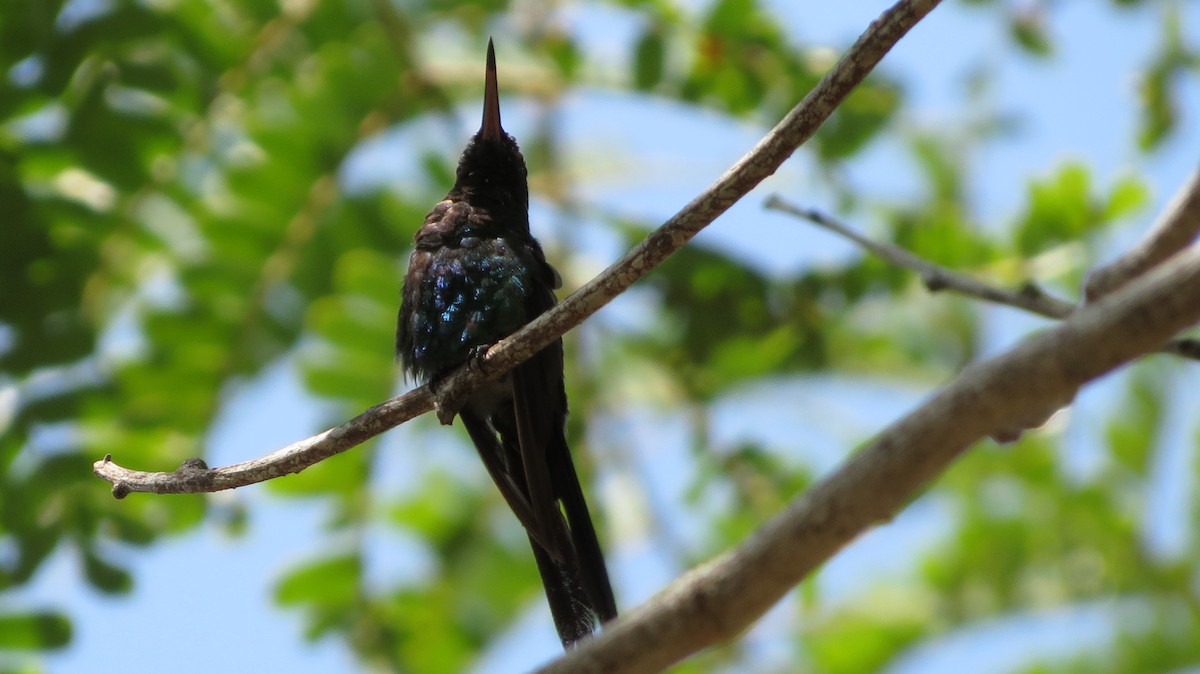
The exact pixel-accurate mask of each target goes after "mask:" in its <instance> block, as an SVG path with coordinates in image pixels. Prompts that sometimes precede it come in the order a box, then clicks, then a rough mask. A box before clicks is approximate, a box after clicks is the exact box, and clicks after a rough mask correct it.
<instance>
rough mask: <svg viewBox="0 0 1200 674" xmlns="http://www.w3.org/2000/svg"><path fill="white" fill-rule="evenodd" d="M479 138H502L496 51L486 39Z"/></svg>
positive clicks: (490, 41)
mask: <svg viewBox="0 0 1200 674" xmlns="http://www.w3.org/2000/svg"><path fill="white" fill-rule="evenodd" d="M479 135H480V137H481V138H502V137H503V136H504V129H502V128H501V127H500V89H499V87H498V86H497V85H496V50H495V48H494V47H492V40H491V38H488V52H487V74H486V75H484V79H483V126H481V127H480V128H479Z"/></svg>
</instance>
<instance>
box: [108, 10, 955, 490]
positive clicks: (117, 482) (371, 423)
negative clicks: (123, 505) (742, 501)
mask: <svg viewBox="0 0 1200 674" xmlns="http://www.w3.org/2000/svg"><path fill="white" fill-rule="evenodd" d="M939 2H940V0H901V1H900V2H898V3H896V4H895V5H894V6H893V7H891V8H890V9H888V10H887V11H885V12H884V13H883V14H882V15H880V17H879V18H878V19H876V20H875V21H874V22H873V23H872V24H871V26H870V27H869V28H868V29H867V31H866V32H865V33H863V35H862V36H860V37H859V39H858V41H856V42H855V43H854V45H853V46H852V47H851V48H850V50H849V51H847V53H846V55H845V56H843V57H842V60H841V61H839V62H838V63H837V65H836V66H834V68H833V69H832V70H830V71H829V73H828V74H826V75H825V77H824V78H822V79H821V81H820V82H819V83H818V84H817V86H815V87H813V89H812V91H810V92H809V93H808V95H807V96H805V97H804V100H802V101H801V102H800V103H799V104H798V105H797V106H796V107H795V108H793V109H792V111H791V112H789V113H788V115H787V116H786V117H785V118H784V119H783V120H782V121H781V122H780V123H779V124H777V125H776V126H775V128H774V129H772V130H771V132H770V133H769V134H767V136H766V137H764V138H763V139H762V140H761V141H759V143H758V144H757V145H756V146H755V147H754V148H753V149H752V150H750V152H748V153H747V154H746V155H745V156H744V157H742V158H741V159H740V160H739V161H738V162H737V163H736V164H735V165H734V166H733V167H732V168H730V169H729V170H728V171H727V172H726V173H725V175H723V176H721V177H720V178H719V179H718V180H717V181H716V182H715V183H714V184H713V185H712V186H710V187H709V188H708V189H706V190H705V191H704V192H703V193H701V194H700V195H699V196H698V197H696V198H695V199H693V200H692V201H691V202H690V203H688V204H687V205H686V206H684V207H683V209H682V210H680V211H679V212H678V213H676V214H675V215H674V216H673V217H672V218H671V219H670V220H668V221H667V222H666V223H664V224H663V225H662V226H661V227H659V228H658V229H656V230H654V231H653V232H651V233H650V234H649V236H647V237H646V239H645V240H643V241H642V242H641V243H640V244H638V245H637V246H635V247H634V248H633V249H632V250H630V251H629V252H628V253H626V254H625V255H624V256H623V257H622V258H621V259H619V260H617V261H616V262H615V263H613V264H612V265H611V266H610V267H609V268H608V269H606V270H604V271H603V272H602V273H601V274H600V275H599V276H597V277H596V278H594V279H592V280H591V281H589V282H588V283H586V284H585V285H584V286H583V287H582V288H580V289H579V290H577V291H576V292H574V293H572V294H571V295H570V296H569V297H567V298H566V299H565V300H564V301H563V302H562V304H559V305H558V306H556V307H555V308H553V309H551V310H550V311H548V312H546V313H545V314H543V315H541V316H539V317H538V318H537V319H536V320H534V321H532V322H531V323H530V324H529V325H526V326H525V327H523V328H521V329H520V330H518V331H517V332H516V333H514V334H513V335H511V336H509V337H508V338H506V339H504V340H502V341H501V342H499V343H498V344H496V345H495V346H493V347H492V348H491V349H489V350H488V353H487V354H486V355H485V356H484V357H483V358H481V359H480V360H479V361H478V362H475V363H472V364H470V365H465V366H463V367H461V368H459V369H458V370H457V371H455V372H454V373H453V374H451V375H450V376H448V377H447V378H446V379H445V380H444V381H443V382H442V383H441V384H440V386H439V390H438V394H439V395H438V399H439V401H440V402H438V403H437V408H438V418H439V419H440V420H441V421H442V423H445V424H449V423H451V421H453V419H454V415H455V413H456V412H457V410H458V409H459V406H460V403H461V401H463V400H465V399H466V398H467V397H468V396H469V395H470V393H471V391H473V390H474V389H475V388H476V387H478V386H479V385H480V384H482V383H483V382H484V381H486V380H487V379H488V378H491V377H496V376H499V375H501V374H503V373H504V372H506V371H508V370H510V369H512V368H513V367H516V366H517V365H518V364H519V363H521V362H522V361H524V360H526V359H528V358H529V357H530V356H532V355H533V354H534V353H537V352H538V351H539V350H541V349H542V348H544V347H545V346H546V345H547V344H549V343H550V342H551V341H553V340H555V339H557V338H558V337H560V336H561V335H563V334H564V333H566V332H567V331H568V330H570V329H571V328H573V327H575V326H577V325H579V324H580V323H582V322H583V321H584V320H585V319H587V318H588V317H589V316H591V315H592V314H594V313H596V311H598V310H599V309H600V308H601V307H603V306H604V305H605V304H607V303H608V302H610V301H611V300H612V299H613V298H614V297H616V296H617V295H619V294H621V293H622V292H624V291H625V290H627V289H628V288H629V287H630V286H631V285H633V284H634V283H635V282H636V281H638V280H639V279H641V278H642V277H644V276H645V275H646V274H648V273H649V272H650V271H651V270H652V269H654V267H656V266H657V265H658V264H660V263H661V262H662V261H663V260H665V259H666V258H667V257H668V256H670V255H671V254H672V253H674V252H675V251H676V250H679V248H681V247H682V246H683V245H684V244H686V243H687V242H688V241H689V240H691V238H692V237H693V236H695V235H696V233H697V232H699V231H700V230H701V229H703V228H704V227H706V226H707V225H708V224H709V223H711V222H712V221H713V220H715V219H716V218H717V216H719V215H721V214H722V213H724V212H725V211H726V210H728V208H729V207H730V206H732V205H733V204H734V202H736V201H737V200H738V199H740V198H742V197H743V196H745V195H746V193H748V192H749V191H750V190H751V189H753V188H754V187H755V186H756V185H758V184H759V183H760V182H762V180H763V179H765V178H766V177H767V176H770V175H771V174H772V173H774V172H775V171H776V169H778V168H779V166H780V165H781V164H782V163H783V162H784V161H785V160H786V159H787V158H788V157H790V156H791V155H792V153H793V152H795V150H796V148H797V147H799V146H800V144H801V143H803V142H804V141H806V140H808V139H809V138H810V137H811V136H812V135H813V133H815V132H816V130H817V129H818V128H819V127H820V126H821V124H822V123H823V122H824V121H825V120H826V119H827V118H828V117H829V115H830V114H832V113H833V111H834V109H836V108H837V106H838V105H839V104H840V103H841V102H842V100H843V99H845V97H846V96H847V95H849V94H850V92H851V91H853V90H854V88H855V87H856V86H858V84H859V83H861V82H862V81H863V79H865V78H866V76H867V75H868V74H869V73H870V72H871V71H872V70H873V69H874V68H875V66H876V65H878V64H879V61H880V59H882V58H883V56H884V54H886V53H887V52H888V51H889V50H890V49H891V48H892V47H893V46H895V44H896V42H898V41H899V40H900V38H901V37H903V36H904V35H905V33H907V32H908V31H909V30H910V29H911V28H912V27H913V26H914V25H916V23H917V21H919V20H920V19H921V18H922V17H924V16H925V15H926V14H928V13H929V12H930V11H931V10H932V9H933V8H934V7H935V6H937V5H938V3H939ZM433 406H434V403H433V397H432V394H431V393H430V391H429V389H428V387H421V388H419V389H416V390H415V391H413V392H411V393H408V394H406V395H404V396H400V397H398V398H393V399H392V400H389V401H387V402H385V403H382V404H380V405H377V406H375V407H373V408H371V409H369V410H367V411H366V412H364V413H362V414H360V415H359V416H358V417H356V418H355V419H353V420H351V421H349V422H347V423H345V424H343V425H341V426H338V427H337V428H334V429H331V430H328V431H325V432H324V433H321V434H320V435H317V436H314V437H312V438H308V439H307V440H302V441H300V442H298V443H295V444H293V445H290V446H288V447H285V448H283V449H281V450H279V451H277V452H274V453H272V454H270V455H268V456H266V457H263V458H261V459H257V460H254V461H249V462H246V463H241V464H236V465H234V466H227V467H224V468H217V469H211V470H210V469H206V468H202V467H200V466H199V465H197V464H189V465H185V466H184V467H183V468H181V469H180V470H179V471H176V472H173V473H145V472H140V471H132V470H128V469H125V468H122V467H120V466H118V465H117V464H115V463H113V462H112V460H111V458H110V457H107V456H106V457H105V458H104V459H102V460H100V461H97V462H96V463H95V464H94V465H93V471H94V472H95V473H96V475H98V476H99V477H101V478H103V479H105V480H108V481H109V482H112V483H113V485H114V486H113V493H114V495H116V496H118V497H121V496H124V495H126V494H128V493H129V492H131V491H140V492H153V493H195V492H207V491H219V490H222V489H233V488H235V487H240V486H245V485H248V484H253V483H255V482H261V481H263V480H269V479H272V478H275V477H279V476H281V475H286V474H288V473H295V472H299V471H300V470H303V469H304V468H307V467H308V466H311V465H313V464H315V463H317V462H318V461H321V460H323V459H325V458H328V457H329V456H332V455H334V454H337V453H339V452H343V451H345V450H347V449H349V448H350V447H353V446H355V445H357V444H359V443H362V442H364V441H366V440H368V439H370V438H371V437H373V436H375V435H378V434H379V433H382V432H383V431H385V430H388V429H389V428H392V427H393V426H396V425H397V424H400V423H402V422H404V421H407V420H408V419H411V418H413V417H414V416H417V415H418V414H422V413H424V412H426V411H428V410H429V409H431V408H432V407H433Z"/></svg>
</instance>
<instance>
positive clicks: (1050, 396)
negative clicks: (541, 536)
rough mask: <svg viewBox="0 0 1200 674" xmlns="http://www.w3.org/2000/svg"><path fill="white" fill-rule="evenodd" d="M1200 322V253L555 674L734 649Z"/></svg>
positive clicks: (899, 441)
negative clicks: (982, 447) (971, 451)
mask: <svg viewBox="0 0 1200 674" xmlns="http://www.w3.org/2000/svg"><path fill="white" fill-rule="evenodd" d="M1197 320H1200V249H1192V250H1188V251H1186V252H1183V253H1180V254H1178V255H1177V256H1175V258H1174V259H1173V260H1171V261H1169V262H1167V263H1165V264H1163V265H1159V266H1158V267H1156V268H1155V269H1153V270H1152V271H1150V272H1149V273H1148V274H1146V275H1145V276H1142V277H1139V278H1138V279H1136V280H1134V281H1132V282H1131V283H1129V284H1128V286H1126V287H1125V288H1123V289H1121V290H1120V291H1117V292H1115V293H1113V294H1112V295H1109V296H1107V297H1105V298H1104V299H1102V300H1100V301H1098V302H1096V303H1094V304H1088V305H1086V306H1084V307H1083V308H1081V309H1078V310H1077V311H1075V312H1073V313H1072V314H1071V315H1070V316H1068V317H1067V318H1066V320H1064V321H1063V322H1062V323H1061V324H1059V325H1057V326H1055V327H1054V328H1053V329H1050V330H1047V331H1045V332H1042V333H1040V334H1038V335H1036V336H1034V337H1032V338H1030V339H1028V340H1026V341H1024V342H1022V343H1021V344H1020V345H1018V346H1017V347H1015V348H1013V349H1012V350H1010V351H1009V352H1007V353H1005V354H1003V355H1001V356H998V357H996V358H992V359H990V360H987V361H983V362H980V363H977V364H975V365H972V366H970V367H968V368H967V369H965V370H964V371H963V372H962V374H961V375H960V376H959V377H958V378H957V379H955V380H954V381H953V382H951V383H950V384H949V385H947V386H946V387H945V388H943V389H942V390H941V391H940V392H938V393H937V394H936V395H934V396H933V398H931V399H930V400H929V401H928V402H926V403H925V404H924V405H922V406H921V407H919V408H917V409H916V410H914V411H913V412H911V413H910V414H908V415H907V416H905V417H904V418H903V419H901V420H899V421H897V422H896V423H894V424H892V425H891V426H889V427H888V428H887V429H885V430H884V431H883V432H882V433H880V434H879V436H878V437H876V439H875V440H874V441H873V442H872V443H871V444H870V445H869V446H868V447H867V448H865V449H863V450H862V451H860V452H858V453H857V454H855V455H854V456H853V457H852V458H851V459H850V460H849V461H847V462H846V463H845V464H843V465H842V466H841V468H839V469H838V470H837V471H836V472H834V473H833V474H832V475H830V476H829V477H828V478H826V479H825V480H823V481H821V482H820V483H819V484H817V485H816V486H814V487H813V488H811V489H809V490H807V491H806V492H804V493H803V494H802V495H800V496H799V497H798V498H797V499H795V500H794V501H793V502H792V503H791V504H790V505H789V506H788V507H787V508H786V509H785V510H784V511H783V512H782V513H780V514H779V515H777V516H776V517H775V518H774V519H772V520H771V521H769V522H768V523H767V524H766V525H765V526H763V527H761V528H760V529H758V530H757V531H756V532H755V533H754V534H753V535H751V536H750V538H748V539H747V540H746V541H745V542H743V543H742V544H741V545H739V546H738V547H737V548H735V549H734V550H732V551H730V552H728V553H726V554H723V555H722V556H720V557H718V558H717V559H715V560H713V561H711V562H709V563H708V564H705V565H704V566H701V567H700V568H697V569H695V570H693V571H691V572H690V573H688V574H687V575H685V576H684V577H682V578H680V579H679V580H677V581H675V582H674V583H672V584H671V585H670V586H668V587H667V588H666V589H665V590H664V591H663V592H661V593H660V594H659V595H658V596H656V597H655V598H654V599H652V600H650V602H648V603H647V604H644V605H643V606H641V607H638V608H637V609H635V610H633V611H629V612H627V613H626V614H625V615H624V616H623V617H622V618H621V619H620V620H619V621H617V622H616V623H615V624H613V625H612V626H611V627H610V628H608V629H607V630H605V632H604V633H603V634H601V635H600V636H598V637H597V638H595V639H592V640H589V641H587V642H585V643H584V644H583V645H582V646H581V647H580V648H579V650H577V651H574V652H572V653H569V654H567V655H566V656H564V657H562V658H560V659H559V660H557V661H555V662H552V663H550V664H549V665H547V666H546V667H545V668H543V669H542V670H541V671H542V672H543V673H545V674H552V673H553V674H558V673H566V672H572V673H575V674H593V673H595V674H599V673H601V672H603V673H605V674H614V673H617V672H621V673H628V672H657V671H661V670H662V669H664V668H666V667H667V666H669V665H670V664H672V663H674V662H677V661H679V660H681V659H683V658H685V657H687V656H688V655H690V654H692V653H695V652H697V651H698V650H700V649H701V648H704V647H706V646H709V645H712V644H715V643H718V642H721V641H727V640H730V639H733V638H735V637H736V636H737V635H738V634H740V633H741V632H742V631H743V630H745V629H746V628H747V627H748V626H749V625H750V624H751V623H752V622H753V621H754V620H756V619H757V618H758V617H759V616H761V615H762V614H763V613H765V612H766V611H767V609H769V608H770V607H771V606H772V605H774V604H775V603H776V602H778V601H779V600H780V598H782V597H783V595H784V594H785V593H787V592H788V591H790V590H791V589H792V588H793V587H795V585H796V584H797V583H799V582H800V581H801V580H803V579H804V578H805V576H807V575H809V574H810V573H812V572H813V571H814V570H815V569H816V568H817V567H818V566H820V565H821V564H822V563H824V562H825V561H826V560H828V559H829V558H831V557H832V556H833V555H834V554H836V553H837V552H838V550H840V549H841V548H842V547H843V546H845V545H847V544H848V543H850V542H851V541H852V540H853V539H854V538H855V537H857V536H858V535H860V534H861V533H862V532H863V531H864V530H866V529H867V528H868V527H871V526H873V525H874V524H876V523H879V522H885V521H888V520H890V519H891V518H892V517H894V516H895V515H896V513H898V512H899V511H900V509H901V508H903V507H904V506H905V504H906V503H908V501H909V500H910V499H911V498H912V497H913V495H914V494H916V493H918V492H919V490H920V489H921V488H922V487H923V486H924V485H925V484H926V483H928V482H929V481H930V480H931V479H933V478H934V477H936V476H937V475H938V474H939V473H941V472H943V471H944V470H946V468H947V467H948V466H949V464H950V463H951V462H952V461H953V460H954V459H955V458H957V457H958V455H959V454H961V453H962V452H963V451H964V450H966V449H967V448H968V447H970V446H971V445H972V444H974V443H976V442H978V441H979V440H982V439H985V438H987V437H992V436H998V435H1010V434H1011V429H1014V428H1024V427H1026V426H1027V425H1028V422H1029V420H1037V419H1044V418H1046V417H1047V416H1048V415H1049V414H1050V413H1051V412H1053V411H1054V410H1056V409H1058V408H1059V407H1061V406H1063V405H1065V404H1067V403H1068V402H1070V401H1071V399H1072V398H1073V397H1074V396H1075V394H1076V392H1077V391H1078V390H1079V388H1080V387H1082V386H1083V385H1084V384H1086V383H1087V382H1089V381H1091V380H1092V379H1095V378H1097V377H1099V376H1100V375H1103V374H1104V373H1106V372H1109V371H1110V370H1112V369H1114V368H1116V367H1118V366H1120V365H1122V364H1124V363H1126V362H1128V361H1130V360H1132V359H1134V358H1137V357H1139V356H1142V355H1145V354H1148V353H1152V352H1154V351H1156V350H1158V349H1160V348H1161V347H1162V345H1163V344H1164V343H1165V342H1166V341H1167V340H1168V339H1170V338H1171V337H1172V336H1173V335H1175V334H1176V333H1177V332H1179V331H1180V330H1182V329H1184V328H1186V327H1187V326H1189V325H1191V324H1193V323H1195V322H1196V321H1197Z"/></svg>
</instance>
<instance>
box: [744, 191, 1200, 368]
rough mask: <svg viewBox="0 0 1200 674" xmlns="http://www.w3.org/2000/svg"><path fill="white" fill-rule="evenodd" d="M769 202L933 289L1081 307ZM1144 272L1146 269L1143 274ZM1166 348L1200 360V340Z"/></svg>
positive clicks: (1052, 309)
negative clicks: (961, 269) (998, 284)
mask: <svg viewBox="0 0 1200 674" xmlns="http://www.w3.org/2000/svg"><path fill="white" fill-rule="evenodd" d="M1193 183H1195V180H1194V179H1193V181H1192V182H1191V183H1189V184H1193ZM765 205H766V207H767V208H770V209H773V210H777V211H780V212H783V213H788V214H789V215H794V216H796V217H798V218H804V219H805V220H808V221H809V222H811V223H813V224H815V225H817V226H819V227H822V228H824V229H827V230H829V231H831V232H834V233H835V234H839V235H841V236H844V237H846V238H847V239H850V240H851V241H853V242H854V243H856V244H858V245H859V246H861V247H862V248H863V249H865V250H866V251H868V252H870V253H874V254H875V255H876V256H878V257H879V258H881V259H883V260H886V261H888V262H891V263H892V264H895V265H896V266H899V267H904V268H905V269H911V270H913V271H915V272H917V273H918V274H920V275H921V280H922V281H923V282H924V283H925V287H926V288H928V289H929V291H930V292H938V291H940V290H950V291H953V292H956V293H959V294H962V295H967V296H969V297H977V298H979V299H982V300H987V301H988V302H993V303H995V304H1003V305H1006V306H1010V307H1016V308H1018V309H1024V310H1025V311H1028V312H1031V313H1035V314H1038V315H1040V316H1045V317H1047V318H1054V319H1060V320H1061V319H1064V318H1066V317H1068V316H1070V315H1071V314H1072V313H1073V312H1075V311H1076V310H1077V309H1078V308H1079V307H1078V305H1076V304H1072V303H1071V302H1069V301H1067V300H1064V299H1060V298H1057V297H1054V296H1053V295H1050V294H1048V293H1046V291H1045V290H1042V288H1041V286H1039V285H1037V284H1036V283H1033V282H1026V283H1024V284H1022V285H1021V287H1020V288H1018V289H1016V290H1009V289H1006V288H997V287H996V286H993V285H990V284H988V283H985V282H983V281H980V280H979V279H977V278H975V277H973V276H968V275H966V274H963V273H962V272H957V271H954V270H953V269H948V268H946V267H943V266H941V265H938V264H935V263H933V262H930V261H929V260H926V259H924V258H922V257H918V256H916V255H914V254H912V253H910V252H908V251H907V250H904V249H903V248H900V247H899V246H895V245H892V244H890V243H883V242H881V241H876V240H874V239H871V238H868V237H866V236H863V235H862V234H859V233H858V232H857V231H855V230H854V229H852V228H850V227H849V226H848V225H846V224H845V223H843V222H841V221H840V220H838V219H837V218H835V217H833V216H831V215H829V214H828V213H825V212H823V211H819V210H817V209H815V208H805V207H803V206H797V205H795V204H792V203H789V202H787V201H785V200H784V199H783V198H781V197H779V196H778V195H771V196H770V197H768V198H767V201H766V204H765ZM1177 210H1178V209H1177V208H1171V209H1168V212H1174V211H1177ZM1122 259H1125V258H1122ZM1160 262H1161V260H1160ZM1148 268H1149V267H1147V269H1148ZM1144 271H1145V270H1144V269H1143V273H1144ZM1126 280H1128V279H1126ZM1162 351H1163V353H1172V354H1175V355H1177V356H1180V357H1183V358H1189V359H1192V360H1200V340H1196V339H1191V338H1187V337H1180V338H1176V339H1173V340H1171V341H1169V342H1167V344H1166V345H1165V346H1163V348H1162Z"/></svg>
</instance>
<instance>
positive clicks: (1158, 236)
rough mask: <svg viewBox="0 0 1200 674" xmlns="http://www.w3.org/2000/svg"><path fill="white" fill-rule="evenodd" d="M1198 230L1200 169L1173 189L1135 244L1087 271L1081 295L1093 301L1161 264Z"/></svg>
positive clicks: (1194, 238)
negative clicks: (1172, 192)
mask: <svg viewBox="0 0 1200 674" xmlns="http://www.w3.org/2000/svg"><path fill="white" fill-rule="evenodd" d="M1197 233H1200V170H1198V171H1196V172H1194V173H1192V176H1191V178H1189V179H1188V181H1187V183H1185V184H1184V186H1183V187H1181V188H1180V189H1179V191H1178V192H1176V193H1175V196H1174V198H1172V199H1171V203H1170V204H1169V205H1168V206H1167V209H1166V210H1165V211H1163V214H1162V216H1161V217H1160V218H1159V220H1158V222H1157V223H1155V225H1154V227H1152V228H1151V229H1150V231H1149V232H1148V233H1147V234H1146V236H1145V238H1143V239H1142V240H1141V241H1140V242H1139V243H1138V245H1137V246H1135V247H1134V248H1133V249H1132V250H1130V251H1129V252H1127V253H1125V254H1124V255H1122V256H1121V257H1119V258H1117V259H1116V260H1114V261H1113V262H1111V263H1109V264H1107V265H1105V266H1103V267H1100V268H1099V269H1097V270H1095V271H1093V272H1092V273H1091V274H1089V275H1088V278H1087V282H1086V283H1085V284H1084V296H1085V297H1087V300H1088V301H1089V302H1095V301H1096V300H1098V299H1100V298H1101V297H1103V296H1104V295H1107V294H1108V293H1111V292H1112V291H1114V290H1116V289H1117V288H1120V287H1121V286H1123V285H1125V284H1126V283H1128V282H1129V281H1131V280H1132V279H1134V278H1136V277H1138V276H1141V275H1142V274H1144V273H1146V272H1147V271H1148V270H1150V269H1151V268H1152V267H1154V266H1155V265H1159V264H1162V263H1163V262H1164V261H1166V260H1167V259H1168V258H1170V257H1171V256H1172V255H1174V254H1175V253H1178V252H1179V251H1181V250H1183V249H1184V248H1185V247H1187V245H1188V244H1190V243H1191V242H1192V241H1195V240H1196V235H1197Z"/></svg>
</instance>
